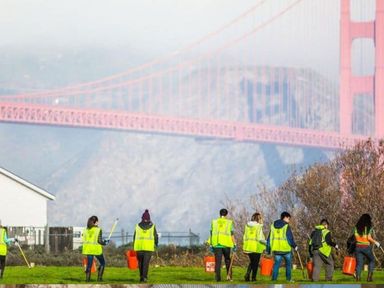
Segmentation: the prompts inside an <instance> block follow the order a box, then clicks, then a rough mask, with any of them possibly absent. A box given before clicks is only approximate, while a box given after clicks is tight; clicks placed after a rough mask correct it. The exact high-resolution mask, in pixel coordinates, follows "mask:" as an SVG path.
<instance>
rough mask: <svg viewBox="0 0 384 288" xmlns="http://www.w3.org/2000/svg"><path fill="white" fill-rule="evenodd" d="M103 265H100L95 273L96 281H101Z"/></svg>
mask: <svg viewBox="0 0 384 288" xmlns="http://www.w3.org/2000/svg"><path fill="white" fill-rule="evenodd" d="M103 274H104V266H100V267H99V269H98V274H97V281H100V282H101V281H103Z"/></svg>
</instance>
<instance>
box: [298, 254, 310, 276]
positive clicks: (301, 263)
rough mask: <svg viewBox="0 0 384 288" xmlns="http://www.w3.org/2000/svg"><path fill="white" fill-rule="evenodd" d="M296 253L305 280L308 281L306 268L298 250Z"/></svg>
mask: <svg viewBox="0 0 384 288" xmlns="http://www.w3.org/2000/svg"><path fill="white" fill-rule="evenodd" d="M296 253H297V257H298V258H299V262H300V266H301V272H302V274H303V279H307V277H306V276H305V271H304V266H303V262H302V261H301V257H300V253H299V251H298V250H296Z"/></svg>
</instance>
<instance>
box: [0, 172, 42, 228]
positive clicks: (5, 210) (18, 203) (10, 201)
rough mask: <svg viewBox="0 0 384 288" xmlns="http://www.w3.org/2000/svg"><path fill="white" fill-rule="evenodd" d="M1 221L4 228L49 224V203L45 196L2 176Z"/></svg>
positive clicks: (0, 194) (0, 195)
mask: <svg viewBox="0 0 384 288" xmlns="http://www.w3.org/2000/svg"><path fill="white" fill-rule="evenodd" d="M0 199H1V211H0V220H1V224H2V225H4V226H35V227H43V226H45V225H46V224H47V201H48V199H47V198H45V197H44V196H42V195H40V194H38V193H36V192H35V191H33V190H31V189H29V188H27V187H25V186H24V185H22V184H20V183H19V182H17V181H14V180H13V179H10V178H8V177H7V176H5V175H3V174H0Z"/></svg>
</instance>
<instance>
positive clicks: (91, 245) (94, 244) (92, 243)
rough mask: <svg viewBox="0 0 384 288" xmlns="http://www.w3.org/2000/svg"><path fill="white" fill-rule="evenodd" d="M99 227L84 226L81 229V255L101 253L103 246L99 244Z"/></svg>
mask: <svg viewBox="0 0 384 288" xmlns="http://www.w3.org/2000/svg"><path fill="white" fill-rule="evenodd" d="M99 234H100V228H98V227H92V228H90V229H88V228H86V229H84V231H83V251H82V254H83V255H101V254H103V247H102V246H101V245H100V244H99V242H98V239H99Z"/></svg>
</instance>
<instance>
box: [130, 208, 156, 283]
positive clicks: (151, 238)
mask: <svg viewBox="0 0 384 288" xmlns="http://www.w3.org/2000/svg"><path fill="white" fill-rule="evenodd" d="M158 242H159V237H158V235H157V231H156V226H155V224H153V223H152V222H151V216H150V215H149V211H148V210H147V209H146V210H145V211H144V213H143V215H142V216H141V222H140V223H138V224H137V225H136V228H135V233H134V234H133V249H134V250H135V251H136V253H137V260H138V262H139V272H140V282H147V280H148V270H149V262H150V260H151V257H152V254H153V252H154V251H155V248H156V247H157V246H158Z"/></svg>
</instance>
